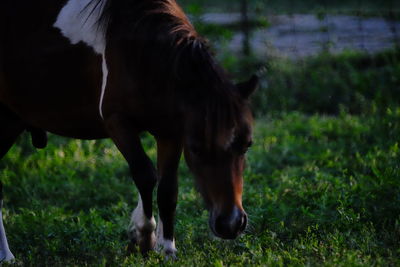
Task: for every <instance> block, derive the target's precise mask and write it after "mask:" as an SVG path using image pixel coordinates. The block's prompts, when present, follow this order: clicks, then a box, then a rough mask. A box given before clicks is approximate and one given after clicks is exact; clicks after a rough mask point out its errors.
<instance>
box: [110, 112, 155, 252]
mask: <svg viewBox="0 0 400 267" xmlns="http://www.w3.org/2000/svg"><path fill="white" fill-rule="evenodd" d="M106 127H107V130H108V132H109V134H110V137H111V138H112V139H113V141H114V143H115V144H116V146H117V147H118V149H119V150H120V151H121V153H122V155H123V156H124V157H125V159H126V160H127V162H128V164H129V167H130V170H131V173H132V176H133V180H134V182H135V184H136V187H137V188H138V190H139V194H140V196H139V202H138V206H137V208H136V209H135V210H134V211H133V213H132V218H131V226H132V227H131V229H130V232H131V233H132V235H133V236H132V244H135V245H136V244H137V245H139V248H140V251H141V252H142V253H143V254H146V253H147V252H148V251H149V250H152V249H154V246H155V244H156V238H155V232H154V230H155V228H156V222H155V219H154V217H153V211H152V194H153V190H154V187H155V185H156V184H157V174H156V171H155V169H154V167H153V164H152V162H151V160H150V159H149V158H148V157H147V155H146V153H145V152H144V150H143V148H142V145H141V142H140V137H139V135H138V132H137V131H136V130H135V128H134V127H132V123H131V122H130V121H128V120H125V119H124V118H123V117H121V116H118V115H114V116H112V117H111V118H109V119H107V121H106Z"/></svg>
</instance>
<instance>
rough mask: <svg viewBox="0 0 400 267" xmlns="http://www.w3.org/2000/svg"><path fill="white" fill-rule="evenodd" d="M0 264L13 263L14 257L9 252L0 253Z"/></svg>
mask: <svg viewBox="0 0 400 267" xmlns="http://www.w3.org/2000/svg"><path fill="white" fill-rule="evenodd" d="M1 263H15V257H14V255H13V254H12V253H11V251H9V252H7V253H4V252H3V251H0V265H1Z"/></svg>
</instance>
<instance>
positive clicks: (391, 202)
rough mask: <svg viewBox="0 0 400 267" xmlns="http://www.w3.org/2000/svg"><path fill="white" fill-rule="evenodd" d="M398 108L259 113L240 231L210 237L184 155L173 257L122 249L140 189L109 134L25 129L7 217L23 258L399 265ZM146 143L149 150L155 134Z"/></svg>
mask: <svg viewBox="0 0 400 267" xmlns="http://www.w3.org/2000/svg"><path fill="white" fill-rule="evenodd" d="M399 136H400V109H399V108H397V109H387V110H386V112H385V113H384V114H380V113H377V114H375V115H373V116H362V115H359V116H354V115H348V114H345V113H342V114H340V115H339V116H337V117H330V116H322V115H312V116H309V115H304V114H302V113H298V112H289V113H278V114H275V115H270V116H267V117H263V118H259V119H258V120H257V127H256V131H255V145H254V147H253V148H252V149H251V151H250V152H249V154H248V162H249V163H248V168H247V170H246V177H245V192H244V206H245V208H246V210H247V212H248V213H249V217H250V226H249V227H248V230H247V233H246V234H245V235H243V236H242V237H240V238H239V239H238V240H236V241H233V242H226V241H220V240H217V239H215V238H213V237H211V234H210V230H209V229H208V226H207V212H206V211H205V210H204V208H203V204H202V200H201V198H200V196H199V194H198V193H197V192H196V191H195V190H194V187H193V180H192V178H191V176H190V174H189V173H188V170H187V168H186V167H185V165H184V164H181V168H180V171H179V173H180V177H181V179H180V195H179V204H178V209H177V214H178V217H177V223H176V239H177V247H178V251H179V252H178V260H177V261H165V260H164V258H163V257H162V256H160V255H158V254H156V253H154V254H151V255H150V257H149V258H148V259H143V258H142V257H141V256H140V255H131V256H127V255H126V252H125V249H126V245H127V235H126V228H127V225H128V222H129V214H130V211H131V210H132V209H133V208H134V206H135V203H136V200H137V195H136V189H135V188H134V186H133V184H132V182H131V179H130V177H129V176H130V175H129V172H128V168H127V165H126V163H125V162H124V160H123V158H122V157H121V156H120V154H119V152H118V151H117V150H116V149H115V147H114V146H113V145H112V144H111V142H110V141H78V140H69V139H63V138H59V137H56V136H50V144H49V146H48V148H47V149H45V150H41V151H35V150H33V149H32V148H31V145H30V140H29V138H28V136H26V135H25V136H23V137H22V138H21V139H20V140H19V142H18V144H17V145H16V146H14V147H13V149H12V150H11V151H10V153H9V154H8V155H7V156H6V157H5V158H4V159H3V160H2V161H1V162H0V168H1V169H2V172H1V179H2V181H3V183H4V192H5V207H4V209H3V211H4V219H5V227H6V230H7V233H8V238H9V242H10V246H11V248H12V251H13V252H14V254H15V255H16V257H17V259H18V263H19V264H20V265H24V266H25V265H27V266H82V265H96V266H97V265H100V266H106V265H107V266H116V265H122V266H139V265H144V264H146V265H150V266H152V265H159V264H161V265H164V266H231V265H232V266H239V265H253V266H256V265H266V266H270V265H273V266H283V265H285V266H286V265H289V266H299V265H326V266H333V265H335V266H336V265H339V266H349V265H351V266H370V265H379V266H388V265H391V266H396V265H399V264H400V261H399V258H400V255H399V254H400V247H399V244H400V189H399V188H400V170H399V162H400V151H399ZM143 141H144V144H145V147H146V150H147V152H148V153H149V155H150V156H151V157H152V158H153V159H154V157H155V149H154V146H153V140H152V139H151V138H149V137H148V136H145V137H143Z"/></svg>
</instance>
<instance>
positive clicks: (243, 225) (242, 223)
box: [239, 213, 247, 232]
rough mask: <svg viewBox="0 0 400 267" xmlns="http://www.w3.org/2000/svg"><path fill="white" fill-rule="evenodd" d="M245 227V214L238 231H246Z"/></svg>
mask: <svg viewBox="0 0 400 267" xmlns="http://www.w3.org/2000/svg"><path fill="white" fill-rule="evenodd" d="M246 226H247V215H246V213H244V214H243V216H242V218H241V223H240V228H239V231H240V232H244V230H246Z"/></svg>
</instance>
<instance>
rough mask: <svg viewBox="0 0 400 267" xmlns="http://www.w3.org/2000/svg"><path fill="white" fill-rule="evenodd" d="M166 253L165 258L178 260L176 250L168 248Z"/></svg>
mask: <svg viewBox="0 0 400 267" xmlns="http://www.w3.org/2000/svg"><path fill="white" fill-rule="evenodd" d="M164 253H165V260H167V261H175V260H177V259H178V258H177V256H176V251H174V250H166V251H164Z"/></svg>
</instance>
